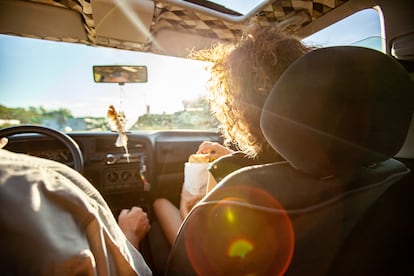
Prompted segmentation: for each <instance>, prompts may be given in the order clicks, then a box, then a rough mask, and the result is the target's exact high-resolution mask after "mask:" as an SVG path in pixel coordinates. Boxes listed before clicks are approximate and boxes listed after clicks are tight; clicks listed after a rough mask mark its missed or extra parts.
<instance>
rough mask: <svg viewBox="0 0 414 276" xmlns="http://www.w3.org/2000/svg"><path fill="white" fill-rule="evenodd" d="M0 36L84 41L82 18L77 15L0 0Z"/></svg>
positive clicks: (60, 10)
mask: <svg viewBox="0 0 414 276" xmlns="http://www.w3.org/2000/svg"><path fill="white" fill-rule="evenodd" d="M28 22H30V24H28ZM51 22H53V24H51ZM0 33H2V34H13V35H21V36H26V35H28V34H30V36H31V37H39V38H45V39H52V40H63V41H70V42H76V41H87V34H86V30H85V27H84V26H83V23H82V17H81V15H80V14H79V13H78V12H76V11H74V10H70V9H67V8H63V7H60V6H57V5H56V6H55V5H39V4H38V3H33V2H29V1H4V0H3V1H0Z"/></svg>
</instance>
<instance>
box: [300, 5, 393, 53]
mask: <svg viewBox="0 0 414 276" xmlns="http://www.w3.org/2000/svg"><path fill="white" fill-rule="evenodd" d="M381 16H382V15H381V14H380V13H379V12H378V11H377V10H376V9H365V10H362V11H359V12H356V13H354V14H353V15H350V16H348V17H346V18H344V19H342V20H341V21H338V22H337V23H335V24H333V25H331V26H329V27H327V28H325V29H323V30H321V31H319V32H317V33H315V34H313V35H311V36H309V37H306V38H305V39H303V42H304V43H305V44H307V45H310V46H315V47H328V46H340V45H356V46H362V47H367V48H372V49H375V50H378V51H381V52H385V48H384V43H383V41H384V39H385V38H384V36H383V31H382V24H381V22H382V20H381Z"/></svg>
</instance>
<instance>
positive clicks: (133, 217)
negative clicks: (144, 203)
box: [118, 207, 151, 249]
mask: <svg viewBox="0 0 414 276" xmlns="http://www.w3.org/2000/svg"><path fill="white" fill-rule="evenodd" d="M118 224H119V227H120V228H121V230H122V231H123V232H124V234H125V236H126V237H127V239H128V240H129V241H130V242H131V243H132V244H133V245H134V246H135V248H137V249H138V247H139V242H140V241H141V240H142V239H143V238H144V236H145V235H146V234H147V232H148V231H149V229H150V227H151V226H150V224H149V220H148V216H147V213H145V212H144V211H143V210H142V209H141V208H139V207H132V208H131V209H123V210H122V211H121V212H120V213H119V216H118Z"/></svg>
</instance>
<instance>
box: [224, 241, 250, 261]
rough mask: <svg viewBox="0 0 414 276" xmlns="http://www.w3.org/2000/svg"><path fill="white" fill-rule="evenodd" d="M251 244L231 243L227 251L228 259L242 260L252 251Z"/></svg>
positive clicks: (242, 242) (244, 242) (246, 242)
mask: <svg viewBox="0 0 414 276" xmlns="http://www.w3.org/2000/svg"><path fill="white" fill-rule="evenodd" d="M253 247H254V246H253V244H252V243H251V242H250V241H248V240H243V239H241V240H236V241H234V242H232V243H231V245H230V247H229V251H228V255H229V256H230V257H240V258H244V257H246V255H247V254H249V253H250V252H252V251H253Z"/></svg>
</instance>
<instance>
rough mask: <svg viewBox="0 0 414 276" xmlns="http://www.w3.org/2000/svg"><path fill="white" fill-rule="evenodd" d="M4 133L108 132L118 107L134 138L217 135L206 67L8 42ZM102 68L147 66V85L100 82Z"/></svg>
mask: <svg viewBox="0 0 414 276" xmlns="http://www.w3.org/2000/svg"><path fill="white" fill-rule="evenodd" d="M0 48H1V50H0V53H1V57H0V58H1V60H2V64H1V67H2V69H1V71H2V74H1V76H0V83H1V84H0V87H1V91H2V93H1V96H0V108H1V110H0V115H1V116H0V119H1V121H0V126H1V127H5V126H8V125H15V124H41V125H44V126H49V127H52V128H55V129H59V130H63V131H75V130H93V131H97V130H106V129H108V126H107V124H106V113H107V110H108V108H109V106H110V105H113V106H114V107H115V108H116V110H118V111H123V112H124V113H125V114H126V117H127V127H128V128H129V129H130V130H138V129H139V130H147V129H152V130H154V129H155V130H158V129H211V128H214V125H213V122H212V120H211V119H210V115H209V111H208V107H207V104H206V103H205V101H204V95H205V93H206V81H207V78H208V73H207V70H206V66H207V65H208V64H207V63H205V62H200V61H194V60H190V59H183V58H173V57H167V56H160V55H155V54H148V53H139V52H133V51H126V50H119V49H111V48H104V47H93V46H86V45H82V44H75V43H66V42H55V41H47V40H39V39H33V38H24V37H15V36H8V35H0ZM97 65H131V66H146V68H147V78H148V79H147V81H146V82H139V83H106V82H95V80H94V74H93V67H94V66H97Z"/></svg>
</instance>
